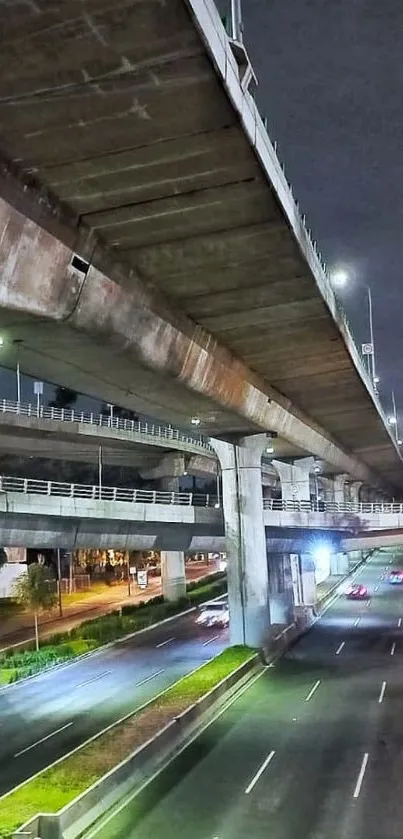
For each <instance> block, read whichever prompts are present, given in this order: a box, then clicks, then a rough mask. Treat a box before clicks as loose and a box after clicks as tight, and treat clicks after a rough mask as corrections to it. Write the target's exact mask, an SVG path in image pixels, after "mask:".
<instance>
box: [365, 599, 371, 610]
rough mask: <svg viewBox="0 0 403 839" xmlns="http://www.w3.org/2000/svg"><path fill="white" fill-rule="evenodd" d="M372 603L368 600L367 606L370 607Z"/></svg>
mask: <svg viewBox="0 0 403 839" xmlns="http://www.w3.org/2000/svg"><path fill="white" fill-rule="evenodd" d="M370 605H371V601H370V600H367V603H366V606H367V608H368V609H369V607H370Z"/></svg>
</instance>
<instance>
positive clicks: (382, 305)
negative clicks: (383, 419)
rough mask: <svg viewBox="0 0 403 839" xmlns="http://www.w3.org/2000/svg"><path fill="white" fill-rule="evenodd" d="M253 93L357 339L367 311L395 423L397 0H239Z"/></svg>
mask: <svg viewBox="0 0 403 839" xmlns="http://www.w3.org/2000/svg"><path fill="white" fill-rule="evenodd" d="M243 16H244V29H245V44H246V46H247V49H248V51H249V55H250V57H251V60H252V63H253V66H254V68H255V72H256V73H257V76H258V79H259V87H258V89H257V93H256V98H257V101H258V104H259V107H260V110H261V113H262V115H264V116H266V118H267V123H268V131H269V134H270V136H271V139H272V140H276V141H277V143H278V153H279V157H280V159H281V160H282V162H283V163H284V164H285V169H286V174H287V177H288V180H289V181H290V182H291V183H292V185H293V191H294V195H295V196H296V197H297V199H298V201H299V203H300V206H301V209H302V212H303V213H305V214H306V217H307V225H308V227H310V228H311V229H312V231H313V235H314V237H315V238H316V240H317V242H318V246H319V250H320V251H321V252H322V254H323V256H324V257H325V260H326V262H327V264H328V266H329V267H332V266H343V267H345V268H346V269H347V270H348V271H349V272H350V273H351V277H352V281H351V284H350V287H349V289H348V291H347V290H345V291H343V292H340V293H339V296H340V299H342V301H343V305H344V308H345V309H346V312H347V315H348V318H349V320H350V323H351V325H352V327H353V332H354V335H355V336H356V338H357V340H358V342H359V344H361V343H362V342H363V341H367V340H369V334H368V333H369V329H368V316H367V308H366V285H369V286H370V287H371V291H372V296H373V304H374V328H375V348H376V357H377V361H378V364H377V366H378V372H379V374H380V376H381V379H382V382H381V385H380V393H381V398H382V401H383V402H384V404H385V405H386V406H387V407H389V408H390V405H391V399H390V392H391V390H392V388H394V389H395V392H396V399H397V405H398V412H399V414H400V420H401V422H403V379H402V359H403V324H402V316H403V307H402V302H403V265H402V263H403V3H402V2H399V0H382V2H379V0H338V2H337V3H332V2H330V0H243Z"/></svg>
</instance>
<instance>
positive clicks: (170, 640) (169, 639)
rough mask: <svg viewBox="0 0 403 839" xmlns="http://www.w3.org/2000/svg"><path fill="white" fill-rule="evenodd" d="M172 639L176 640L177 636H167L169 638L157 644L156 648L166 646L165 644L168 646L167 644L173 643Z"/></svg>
mask: <svg viewBox="0 0 403 839" xmlns="http://www.w3.org/2000/svg"><path fill="white" fill-rule="evenodd" d="M172 641H175V638H167V640H166V641H161V643H160V644H157V646H156V648H155V649H156V650H159V648H160V647H165V646H166V644H171V642H172Z"/></svg>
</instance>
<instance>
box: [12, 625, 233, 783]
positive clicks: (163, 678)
mask: <svg viewBox="0 0 403 839" xmlns="http://www.w3.org/2000/svg"><path fill="white" fill-rule="evenodd" d="M227 644H228V632H227V630H221V631H214V632H212V631H209V630H207V631H206V630H203V629H201V628H198V627H197V626H196V625H195V613H194V612H193V613H191V614H188V615H184V616H182V617H179V618H176V619H175V620H174V621H170V622H169V623H166V624H164V625H163V626H160V627H157V628H155V629H150V630H149V631H147V632H146V633H143V634H141V635H138V636H137V637H134V638H132V639H130V640H126V641H124V642H120V643H119V644H116V645H114V646H113V647H109V648H108V649H106V650H104V651H101V652H98V653H95V654H93V655H91V656H89V657H87V658H85V659H83V660H81V661H77V662H76V663H73V664H70V665H69V666H67V667H62V668H60V669H57V670H55V671H49V672H48V673H44V674H42V675H39V676H36V677H35V678H34V679H32V680H30V681H28V682H25V683H21V684H18V682H17V683H16V684H15V685H13V686H11V687H9V688H7V689H6V690H3V691H2V692H0V795H2V794H4V793H5V792H7V791H8V790H10V789H12V788H13V787H14V786H16V785H17V784H19V783H21V782H22V781H23V780H25V779H26V778H29V777H31V776H32V775H33V774H34V773H35V772H38V771H39V770H40V769H43V768H44V767H46V766H48V765H49V764H50V763H52V762H53V761H54V760H56V759H57V758H59V757H61V756H62V755H64V754H66V753H67V752H69V751H70V750H71V749H73V748H75V747H76V746H78V745H80V743H83V742H84V741H85V740H87V739H88V738H89V737H91V736H92V735H93V734H95V733H96V732H98V731H100V730H102V729H103V728H105V726H107V725H109V724H110V723H112V722H114V721H115V720H118V719H120V718H121V717H122V716H124V715H125V714H127V713H129V712H130V711H132V710H135V709H136V708H138V707H139V706H140V705H142V704H143V703H144V702H147V700H149V699H151V698H152V697H153V696H155V695H156V694H157V693H159V692H160V691H161V690H164V688H166V687H168V686H169V685H171V684H173V682H175V681H177V679H179V678H181V676H184V675H185V674H186V673H189V672H190V671H191V670H193V669H194V668H195V667H198V666H199V665H201V664H203V663H204V662H205V661H209V660H210V659H211V658H212V657H213V656H214V655H217V654H218V653H219V652H220V651H221V650H222V649H224V647H226V646H227Z"/></svg>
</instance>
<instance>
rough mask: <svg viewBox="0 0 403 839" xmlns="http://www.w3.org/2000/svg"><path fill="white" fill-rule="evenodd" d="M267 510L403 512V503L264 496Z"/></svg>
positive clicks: (264, 505)
mask: <svg viewBox="0 0 403 839" xmlns="http://www.w3.org/2000/svg"><path fill="white" fill-rule="evenodd" d="M263 508H264V509H265V510H284V512H288V513H403V503H397V504H396V503H393V502H391V503H385V502H384V501H371V502H368V503H366V502H363V503H360V504H356V503H354V502H353V501H342V502H337V501H282V500H281V499H277V498H264V499H263Z"/></svg>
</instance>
